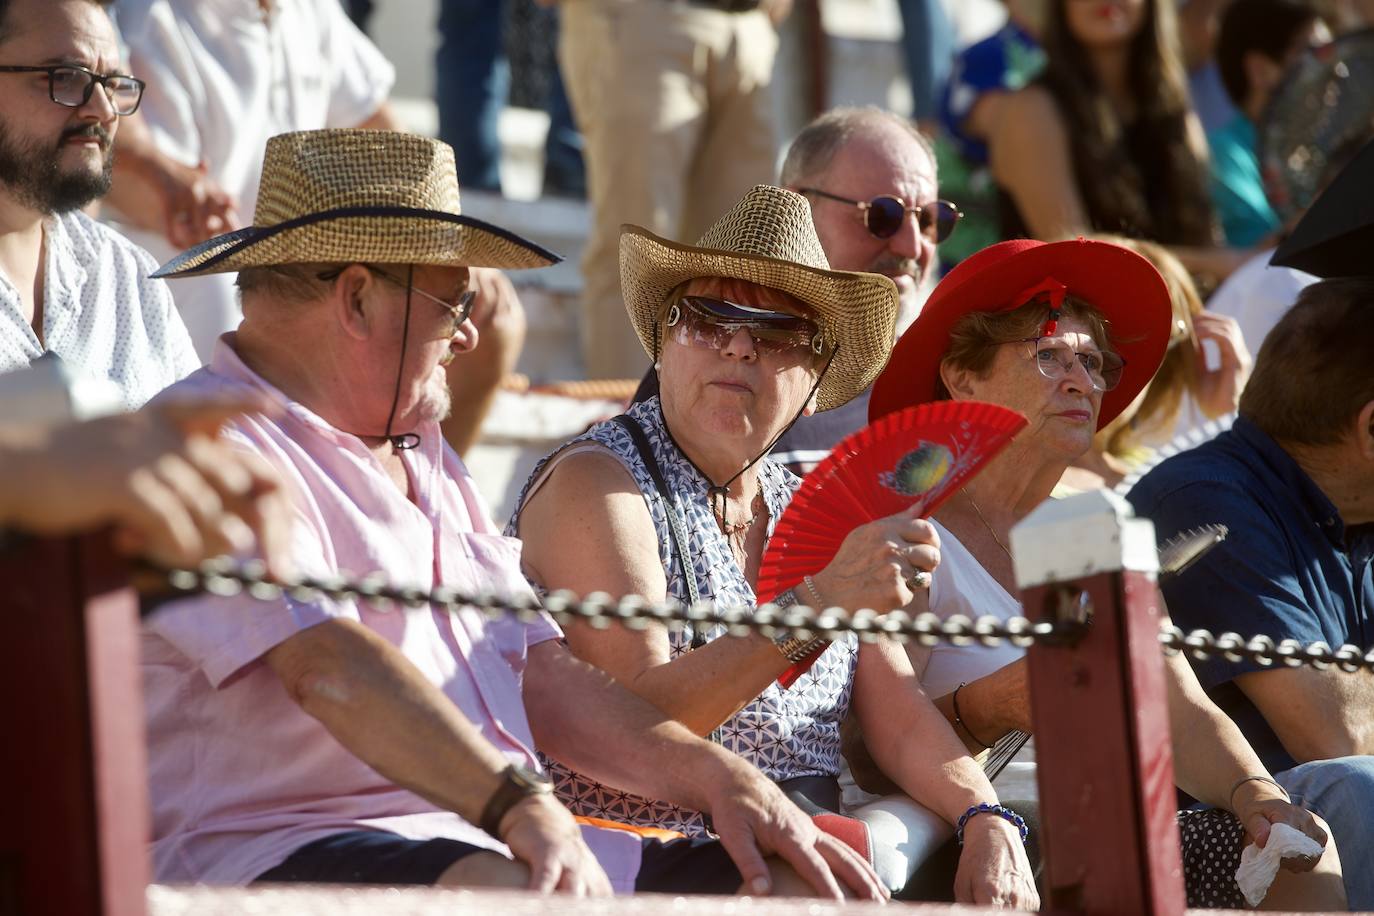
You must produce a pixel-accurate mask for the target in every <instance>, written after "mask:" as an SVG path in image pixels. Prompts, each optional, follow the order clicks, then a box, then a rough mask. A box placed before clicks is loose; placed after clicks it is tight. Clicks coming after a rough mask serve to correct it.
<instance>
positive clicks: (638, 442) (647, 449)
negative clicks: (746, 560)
mask: <svg viewBox="0 0 1374 916" xmlns="http://www.w3.org/2000/svg"><path fill="white" fill-rule="evenodd" d="M611 422H613V423H615V424H616V425H617V426H619V427H620V428H621V429H623V430H625V432H627V433H629V434H630V438H631V439H632V440H634V444H635V448H637V449H639V456H640V457H641V458H643V459H644V466H645V467H646V468H648V469H649V476H650V477H652V478H653V480H654V486H656V487H658V496H659V499H661V500H662V501H663V514H664V515H666V516H668V540H669V541H670V542H671V543H672V548H673V555H674V556H675V557H677V562H678V566H679V567H681V568H682V577H683V579H684V580H685V581H686V583H687V596H688V598H690V599H691V602H692V603H693V604H696V603H697V602H698V601H700V600H701V595H700V592H698V591H697V577H696V571H695V570H694V569H693V568H692V564H691V563H690V562H689V560H690V558H689V557H688V555H687V544H688V543H689V541H688V540H687V525H686V523H685V522H684V521H683V520H682V515H681V513H679V512H678V506H677V499H676V498H675V497H674V496H673V495H672V493H670V492H669V490H668V484H667V483H665V482H664V480H663V472H662V471H661V470H660V469H659V466H658V458H656V457H655V456H654V450H653V447H652V446H650V445H649V438H648V436H646V435H644V428H643V427H641V426H640V425H639V422H638V421H637V420H635V418H634V417H631V416H629V415H628V414H621V415H620V416H618V417H612V418H611ZM705 644H706V640H705V639H703V638H702V637H701V634H700V633H699V632H698V631H697V629H696V628H695V627H693V628H692V648H694V649H695V648H697V647H699V646H703V645H705Z"/></svg>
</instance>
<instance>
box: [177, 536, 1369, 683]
mask: <svg viewBox="0 0 1374 916" xmlns="http://www.w3.org/2000/svg"><path fill="white" fill-rule="evenodd" d="M159 572H160V573H162V574H164V575H165V576H166V579H167V583H168V585H170V586H171V587H172V589H174V590H175V591H177V592H184V593H185V592H198V591H206V592H209V593H210V594H212V595H219V596H224V597H230V596H234V595H239V594H247V595H249V596H251V597H253V598H256V599H259V600H263V601H270V600H274V599H276V598H280V597H282V596H284V595H285V596H288V597H291V598H294V599H296V600H298V601H312V600H315V599H317V598H318V597H320V596H321V595H323V596H326V597H329V598H332V599H334V600H336V601H338V600H345V599H362V600H364V601H367V602H369V603H371V604H372V605H373V606H374V607H376V608H378V609H379V610H388V609H391V608H394V607H396V606H398V605H399V606H403V607H424V606H435V607H441V608H446V609H448V610H450V611H458V610H462V609H472V610H476V611H480V612H482V613H483V614H485V615H486V616H487V617H490V618H493V619H494V618H498V617H503V616H507V615H514V616H516V617H517V618H519V619H521V620H527V621H528V620H532V619H533V618H534V617H535V616H536V615H538V614H539V613H540V612H541V611H545V612H548V613H549V614H551V615H552V616H553V617H554V618H555V619H556V620H558V621H559V622H561V623H567V622H568V621H570V620H583V621H586V622H588V623H590V624H591V625H592V626H596V627H603V628H604V627H608V626H610V625H611V624H612V623H623V624H624V625H626V626H628V627H633V628H639V629H643V628H644V627H646V626H648V625H649V624H651V623H656V624H660V625H663V626H667V627H670V628H673V629H681V628H682V627H684V626H687V625H689V624H690V625H691V626H692V627H694V628H701V627H703V626H713V625H720V626H724V627H725V628H726V630H727V632H729V633H731V634H733V635H743V634H746V633H748V632H751V631H759V632H762V633H764V634H765V635H769V636H776V635H779V634H783V633H787V634H791V635H795V636H799V637H801V638H802V639H810V638H812V637H814V636H821V637H825V638H828V639H834V638H837V637H840V636H844V635H846V634H849V633H853V634H855V635H856V636H858V637H859V638H860V639H863V640H866V641H874V640H878V639H891V640H895V641H897V642H900V643H906V642H912V641H915V642H918V643H920V644H922V645H926V646H933V645H935V644H937V643H940V642H949V643H953V644H954V645H971V644H973V643H980V644H982V645H985V646H999V645H1001V644H1002V643H1004V642H1006V643H1010V644H1011V645H1013V646H1017V647H1018V648H1027V647H1029V646H1031V645H1033V644H1035V643H1050V642H1058V643H1064V642H1071V641H1073V640H1074V639H1076V638H1077V637H1078V636H1079V635H1081V634H1082V632H1084V629H1085V628H1084V626H1083V625H1082V624H1079V623H1067V622H1061V623H1052V622H1049V621H1032V620H1028V619H1026V618H1025V617H1011V618H1008V619H1005V620H1004V619H1002V618H999V617H991V616H987V617H979V618H976V619H973V618H969V617H965V616H962V615H955V616H952V617H949V618H946V619H942V618H940V617H937V616H936V615H934V614H931V613H928V612H927V613H924V614H917V615H915V616H913V615H911V614H908V613H906V612H905V611H900V610H899V611H889V612H888V613H885V614H880V613H878V612H876V611H871V610H863V611H857V612H855V613H853V614H851V613H849V612H848V611H845V610H844V609H842V608H821V609H817V608H811V607H807V606H805V605H797V604H794V605H789V606H787V607H784V608H779V607H777V606H776V605H773V604H763V605H760V606H758V607H757V608H755V607H752V606H749V605H742V606H734V607H728V606H724V605H717V604H715V603H714V602H711V601H700V602H697V603H696V604H691V605H688V604H683V603H682V602H679V601H675V600H672V599H669V600H666V601H649V600H648V599H646V598H643V597H641V596H638V595H629V596H626V597H624V598H620V599H618V600H617V599H614V598H612V597H611V596H610V595H607V594H605V593H604V592H595V593H593V594H590V595H587V596H585V597H579V596H578V595H576V594H574V593H573V592H569V591H557V592H551V593H550V594H548V595H546V596H545V597H544V600H543V602H542V603H541V602H540V601H539V600H538V599H537V598H535V597H534V596H533V595H532V594H531V595H527V596H521V597H514V598H513V597H511V596H509V595H501V594H497V593H494V592H477V593H472V594H468V593H463V592H459V591H457V590H456V589H451V588H438V589H434V590H432V591H428V590H425V589H421V588H404V587H398V586H395V585H392V584H390V583H388V582H387V581H386V580H385V579H384V578H382V577H381V576H380V575H373V576H365V577H363V578H362V579H358V580H350V579H348V578H347V577H344V576H338V577H333V578H327V579H326V578H311V577H299V578H296V579H292V580H290V581H282V582H274V581H271V580H269V579H268V578H267V576H266V569H265V567H263V565H262V564H261V563H259V562H253V561H250V562H248V563H245V564H242V565H240V564H236V563H235V562H233V561H232V560H228V559H224V558H221V559H219V560H213V561H211V562H209V563H206V564H203V565H202V566H201V567H199V568H198V569H170V570H159ZM1159 642H1160V645H1161V646H1162V647H1163V649H1164V651H1165V653H1166V654H1177V653H1179V652H1186V653H1187V654H1188V655H1189V657H1191V658H1194V659H1197V660H1199V661H1202V660H1206V659H1209V658H1215V657H1218V656H1219V657H1221V658H1224V659H1226V660H1227V661H1230V662H1241V661H1251V662H1254V663H1256V664H1259V665H1263V666H1265V667H1268V666H1271V665H1283V666H1285V667H1290V668H1298V667H1302V666H1304V665H1307V666H1310V667H1313V668H1317V669H1326V668H1329V667H1331V666H1335V667H1336V668H1337V669H1338V670H1340V671H1345V672H1350V673H1353V672H1356V671H1374V647H1372V648H1370V649H1367V650H1366V649H1361V648H1358V647H1357V646H1351V645H1344V646H1341V647H1340V648H1339V649H1334V650H1333V649H1332V648H1331V647H1330V646H1328V645H1327V644H1326V643H1323V642H1314V643H1310V644H1303V643H1300V642H1298V641H1297V640H1294V639H1285V640H1282V641H1281V642H1277V643H1276V642H1275V641H1274V640H1273V639H1271V638H1270V637H1268V636H1255V637H1253V638H1251V639H1249V640H1247V639H1245V638H1243V637H1241V636H1240V635H1238V634H1236V633H1222V634H1221V635H1220V636H1213V635H1212V634H1211V633H1210V632H1208V631H1207V630H1193V631H1192V632H1184V631H1183V630H1182V629H1180V628H1178V627H1176V626H1172V625H1165V626H1162V627H1161V628H1160V632H1159Z"/></svg>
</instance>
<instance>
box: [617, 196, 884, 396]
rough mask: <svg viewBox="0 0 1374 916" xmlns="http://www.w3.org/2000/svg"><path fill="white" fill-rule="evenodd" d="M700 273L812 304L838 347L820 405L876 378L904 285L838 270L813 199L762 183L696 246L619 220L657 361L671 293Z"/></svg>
mask: <svg viewBox="0 0 1374 916" xmlns="http://www.w3.org/2000/svg"><path fill="white" fill-rule="evenodd" d="M698 277H729V278H732V279H735V280H746V281H748V282H750V283H757V284H759V285H760V286H767V287H771V288H773V289H779V290H782V291H783V292H785V293H790V294H791V295H793V296H795V297H796V298H798V299H800V300H801V301H802V302H805V303H806V304H807V305H808V306H810V307H811V308H812V309H813V310H814V315H813V316H812V317H815V318H817V319H819V321H820V324H821V325H822V327H823V328H824V331H825V342H826V343H827V344H828V345H830V346H831V347H834V346H836V345H838V347H839V349H838V351H837V352H836V353H835V358H834V359H833V360H832V361H831V363H830V368H829V369H828V370H827V371H826V373H825V377H824V378H823V379H822V380H821V385H820V388H819V390H818V391H817V395H816V407H817V409H818V410H830V409H831V408H833V407H839V406H840V405H841V404H844V403H845V402H847V401H849V400H851V399H852V398H854V397H855V396H856V395H858V394H859V393H860V392H862V391H863V390H864V389H865V388H867V387H868V386H869V385H870V384H872V382H873V379H875V378H877V376H878V373H879V371H881V370H882V368H883V364H884V363H886V362H887V356H888V353H889V352H891V350H892V343H893V340H894V335H895V332H896V326H897V303H898V299H897V286H896V285H895V284H894V283H893V282H892V281H891V280H889V279H888V278H887V277H884V276H882V275H881V274H869V273H858V272H855V271H847V270H831V269H830V262H829V261H827V260H826V257H825V251H824V250H823V249H822V248H821V241H820V239H819V238H817V237H816V227H815V225H814V224H813V223H812V222H811V205H810V204H809V203H808V202H807V200H806V198H804V197H802V196H801V195H800V194H796V193H794V192H792V191H785V190H783V189H782V188H774V187H769V186H768V185H756V186H755V187H754V189H753V190H752V191H750V192H749V193H748V194H745V195H744V199H743V200H741V201H740V202H739V203H738V204H736V205H735V206H734V207H733V208H731V210H730V212H728V213H726V214H725V215H724V216H722V217H721V218H720V219H719V220H717V221H716V223H715V225H713V226H711V228H710V229H707V230H706V234H705V235H703V236H702V237H701V239H700V241H698V242H697V243H696V244H695V245H683V244H680V243H678V242H671V241H669V240H667V239H662V238H659V237H658V236H656V235H654V234H653V233H652V232H649V231H648V230H647V229H644V228H642V227H640V226H632V225H624V226H621V227H620V284H621V290H622V292H623V293H624V296H625V308H626V309H627V310H628V311H629V313H630V321H631V322H633V324H634V326H635V332H636V333H637V334H639V341H640V343H642V344H643V345H644V349H645V350H646V351H648V353H649V357H650V358H651V359H653V358H656V356H657V354H656V353H655V352H654V351H655V345H656V342H657V335H658V331H659V327H658V326H659V322H660V321H661V319H662V316H663V314H664V311H665V309H666V306H667V302H668V297H669V294H670V293H671V292H672V291H673V290H674V289H675V288H676V287H678V286H680V285H681V284H683V283H685V282H686V281H688V280H693V279H696V278H698Z"/></svg>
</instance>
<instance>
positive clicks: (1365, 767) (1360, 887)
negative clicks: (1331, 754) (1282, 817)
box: [1274, 756, 1374, 910]
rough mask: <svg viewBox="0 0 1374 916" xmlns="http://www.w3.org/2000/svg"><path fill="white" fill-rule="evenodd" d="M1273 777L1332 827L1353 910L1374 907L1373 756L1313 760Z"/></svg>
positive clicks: (1346, 891) (1298, 801)
mask: <svg viewBox="0 0 1374 916" xmlns="http://www.w3.org/2000/svg"><path fill="white" fill-rule="evenodd" d="M1274 778H1275V779H1277V780H1278V781H1279V784H1280V785H1282V786H1283V787H1284V789H1286V790H1287V791H1288V794H1289V795H1291V796H1292V798H1293V803H1294V804H1296V805H1300V806H1301V807H1303V808H1306V809H1307V810H1309V811H1311V812H1313V813H1314V814H1317V815H1318V816H1320V817H1321V818H1323V819H1324V820H1325V821H1326V822H1327V823H1328V824H1330V825H1331V833H1332V835H1333V836H1334V837H1335V838H1336V847H1337V849H1338V850H1339V851H1340V854H1341V865H1342V866H1343V867H1344V870H1345V894H1346V897H1348V898H1349V903H1350V909H1352V910H1370V909H1374V869H1372V868H1370V867H1369V863H1370V861H1371V860H1372V859H1374V819H1371V818H1370V816H1369V812H1370V808H1371V806H1374V756H1362V757H1337V758H1335V759H1334V760H1313V761H1311V762H1309V763H1303V764H1299V765H1298V766H1295V767H1293V769H1291V770H1284V771H1283V772H1282V773H1275V774H1274Z"/></svg>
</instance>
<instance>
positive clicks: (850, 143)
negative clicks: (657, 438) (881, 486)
mask: <svg viewBox="0 0 1374 916" xmlns="http://www.w3.org/2000/svg"><path fill="white" fill-rule="evenodd" d="M778 183H779V184H780V185H782V186H783V187H785V188H788V189H789V190H792V191H797V192H798V193H800V194H802V195H804V196H805V197H806V198H807V199H808V200H810V201H811V220H812V222H814V223H815V225H816V234H817V235H818V236H820V240H821V247H822V248H823V249H824V250H825V257H826V259H827V260H828V261H829V262H830V266H831V267H832V268H833V269H835V270H856V271H865V272H867V273H876V274H883V275H884V276H887V277H891V278H892V281H893V282H894V283H896V284H897V292H898V295H899V297H900V302H901V305H900V309H899V311H898V313H897V335H898V336H901V333H902V331H904V330H906V328H907V326H908V325H910V324H911V322H912V321H914V320H916V315H917V313H919V312H920V310H921V302H922V301H923V300H924V297H925V293H924V291H923V290H922V287H923V285H924V283H925V281H926V279H927V278H931V279H933V278H932V277H931V270H932V269H933V267H934V266H935V264H936V259H935V246H936V245H937V244H938V243H939V242H942V241H944V240H945V239H946V238H947V237H948V236H949V234H950V233H951V232H952V231H953V230H954V226H955V224H956V223H957V222H958V219H959V216H960V214H959V211H958V208H957V207H955V206H954V205H953V204H951V203H949V202H948V201H942V200H939V199H938V195H939V187H938V185H937V184H936V178H935V152H934V150H933V148H932V147H931V145H930V141H929V140H927V139H926V138H925V137H924V136H922V135H921V133H920V131H918V130H917V129H916V127H915V125H913V124H912V123H911V122H910V121H908V120H907V119H906V118H904V117H902V116H901V115H898V114H893V113H892V112H890V111H884V110H882V109H880V108H873V107H864V108H835V109H832V110H830V111H828V112H826V113H825V114H823V115H820V116H819V117H817V118H816V119H815V120H813V121H812V122H811V123H810V124H808V125H807V126H806V127H804V128H802V130H801V132H800V133H798V134H797V136H796V137H795V138H794V139H793V140H792V145H791V146H790V147H788V150H787V158H786V159H785V160H784V161H783V164H782V174H781V175H780V176H779V179H778ZM657 393H658V376H657V374H656V373H655V371H654V370H650V371H649V374H648V375H647V376H646V377H645V379H644V382H643V383H642V384H640V386H639V390H638V391H637V392H635V398H634V399H635V402H636V403H638V402H640V401H643V400H647V399H648V398H650V397H652V396H653V395H655V394H657ZM867 423H868V392H867V391H864V392H863V393H862V394H860V395H859V396H858V397H856V398H854V400H852V401H850V402H849V403H847V404H845V405H844V406H842V407H838V408H836V409H834V410H827V411H825V412H823V413H817V414H814V415H812V416H809V417H802V418H801V419H800V420H798V421H797V422H796V423H794V424H793V425H792V426H791V427H790V428H789V429H788V430H787V431H786V432H785V433H783V434H782V437H781V438H780V439H778V441H777V443H775V444H774V446H773V449H772V452H771V454H772V457H773V459H774V460H775V461H778V462H780V463H782V464H785V465H787V467H788V469H789V470H791V471H792V472H793V473H795V474H797V475H799V476H804V475H805V474H806V472H807V471H809V470H811V469H812V468H813V467H815V466H816V464H817V463H819V462H820V460H821V459H822V458H824V457H825V456H826V455H827V454H829V453H830V450H831V449H832V448H834V447H835V445H836V444H837V443H838V442H839V441H840V440H841V439H843V438H844V437H845V436H847V435H849V434H850V433H852V432H854V431H855V430H857V429H860V428H861V427H863V426H864V425H865V424H867Z"/></svg>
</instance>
